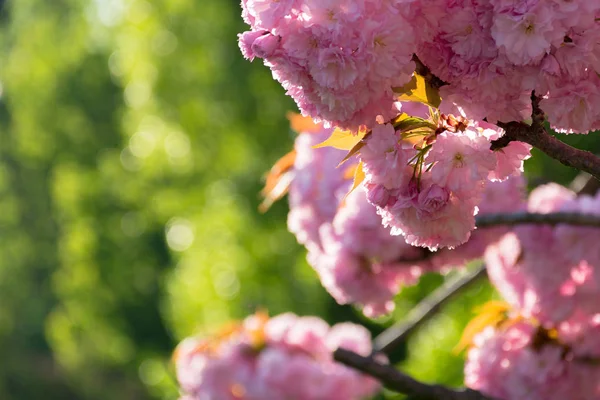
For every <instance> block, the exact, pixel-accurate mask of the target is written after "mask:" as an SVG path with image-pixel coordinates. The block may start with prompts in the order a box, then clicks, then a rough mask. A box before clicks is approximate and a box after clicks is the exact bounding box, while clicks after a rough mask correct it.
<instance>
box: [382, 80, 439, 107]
mask: <svg viewBox="0 0 600 400" xmlns="http://www.w3.org/2000/svg"><path fill="white" fill-rule="evenodd" d="M392 89H393V91H394V92H395V93H397V94H398V95H399V96H398V100H400V101H416V102H419V103H423V104H427V105H429V106H432V107H435V108H437V107H439V106H440V103H441V101H442V99H441V97H440V94H439V91H438V90H437V89H435V88H434V87H433V86H431V85H430V84H429V83H428V82H427V81H426V80H425V78H424V77H423V76H421V75H419V74H413V76H412V79H411V80H410V82H408V83H407V84H406V85H404V86H402V87H394V88H392Z"/></svg>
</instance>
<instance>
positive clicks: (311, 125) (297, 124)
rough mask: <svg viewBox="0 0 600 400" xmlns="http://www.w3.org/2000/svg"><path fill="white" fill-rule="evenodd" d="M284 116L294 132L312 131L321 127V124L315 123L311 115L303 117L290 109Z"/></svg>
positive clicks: (316, 130)
mask: <svg viewBox="0 0 600 400" xmlns="http://www.w3.org/2000/svg"><path fill="white" fill-rule="evenodd" d="M286 117H287V119H288V120H289V121H290V128H291V129H292V130H293V131H294V132H296V133H301V132H308V133H314V132H318V131H320V130H321V129H322V125H321V124H316V123H315V122H314V121H313V119H312V118H311V117H305V116H304V115H301V114H297V113H294V112H291V111H289V112H288V113H287V114H286Z"/></svg>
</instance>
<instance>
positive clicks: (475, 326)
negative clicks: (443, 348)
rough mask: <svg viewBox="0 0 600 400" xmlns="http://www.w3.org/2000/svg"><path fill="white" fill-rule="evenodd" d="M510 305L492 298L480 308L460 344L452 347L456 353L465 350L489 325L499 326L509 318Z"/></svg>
mask: <svg viewBox="0 0 600 400" xmlns="http://www.w3.org/2000/svg"><path fill="white" fill-rule="evenodd" d="M509 309H510V307H509V305H508V304H507V303H505V302H503V301H497V300H492V301H489V302H487V303H485V304H484V305H482V306H481V307H479V308H478V310H477V312H478V315H477V316H475V318H473V319H472V320H471V321H469V323H468V324H467V326H466V327H465V329H464V331H463V334H462V337H461V338H460V340H459V342H458V344H457V345H456V346H455V347H454V349H452V352H453V353H454V354H458V353H460V352H462V351H463V350H465V349H466V348H467V347H469V346H470V345H471V343H473V339H474V338H475V336H476V335H477V334H478V333H480V332H482V331H483V330H484V329H485V328H487V327H488V326H498V325H499V324H500V323H502V322H504V321H506V320H507V319H508V315H507V313H508V310H509Z"/></svg>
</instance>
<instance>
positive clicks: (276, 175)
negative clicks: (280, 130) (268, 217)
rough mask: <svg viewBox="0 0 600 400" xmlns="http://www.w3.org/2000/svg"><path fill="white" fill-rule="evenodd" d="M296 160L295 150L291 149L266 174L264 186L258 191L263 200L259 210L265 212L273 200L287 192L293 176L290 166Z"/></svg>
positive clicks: (291, 166)
mask: <svg viewBox="0 0 600 400" xmlns="http://www.w3.org/2000/svg"><path fill="white" fill-rule="evenodd" d="M295 161H296V150H292V151H290V152H289V153H287V154H286V155H284V156H283V157H281V158H280V159H279V160H277V162H276V163H275V165H273V167H271V170H270V171H269V173H268V174H267V177H266V182H265V187H264V188H263V189H262V190H261V191H260V194H261V196H262V197H264V200H263V201H262V203H260V205H259V206H258V210H259V211H260V212H263V213H264V212H266V211H267V210H268V209H269V208H270V207H271V206H272V205H273V203H274V202H276V201H277V200H279V199H281V198H282V197H283V196H285V194H286V193H287V192H288V189H289V188H290V184H291V183H292V180H293V178H294V173H293V171H292V168H293V167H294V162H295Z"/></svg>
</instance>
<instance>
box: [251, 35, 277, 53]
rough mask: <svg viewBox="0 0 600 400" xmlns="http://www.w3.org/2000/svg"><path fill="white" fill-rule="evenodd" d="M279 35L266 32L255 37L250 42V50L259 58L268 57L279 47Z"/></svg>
mask: <svg viewBox="0 0 600 400" xmlns="http://www.w3.org/2000/svg"><path fill="white" fill-rule="evenodd" d="M280 39H281V38H280V37H279V36H275V35H273V34H271V33H266V34H264V35H262V36H260V37H257V38H256V40H254V43H252V51H253V52H254V55H255V56H256V57H259V58H269V57H271V56H272V55H273V53H275V50H277V48H278V47H279V40H280Z"/></svg>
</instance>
